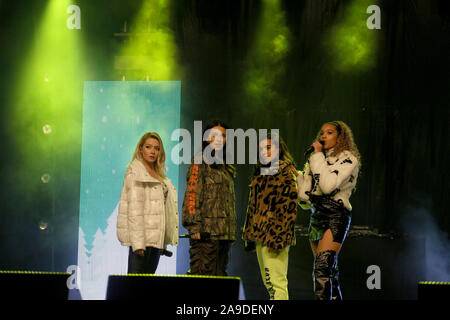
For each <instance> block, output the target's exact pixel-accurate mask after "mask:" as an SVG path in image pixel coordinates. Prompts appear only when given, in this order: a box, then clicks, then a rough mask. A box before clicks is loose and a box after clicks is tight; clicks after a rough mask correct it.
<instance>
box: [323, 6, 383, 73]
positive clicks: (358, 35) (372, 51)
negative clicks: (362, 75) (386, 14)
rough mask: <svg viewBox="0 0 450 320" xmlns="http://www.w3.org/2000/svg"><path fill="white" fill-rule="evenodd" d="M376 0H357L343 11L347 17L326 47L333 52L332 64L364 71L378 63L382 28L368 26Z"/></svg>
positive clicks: (337, 67)
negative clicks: (378, 44) (370, 7)
mask: <svg viewBox="0 0 450 320" xmlns="http://www.w3.org/2000/svg"><path fill="white" fill-rule="evenodd" d="M374 4H376V1H373V0H354V1H353V2H352V3H350V4H349V6H348V7H347V8H346V9H345V11H344V18H343V19H342V21H340V22H339V23H338V24H337V25H335V26H334V27H333V28H332V29H331V30H330V33H329V35H328V36H327V40H326V43H327V45H326V50H327V52H329V53H330V54H331V55H332V58H331V59H332V65H333V67H334V69H335V70H338V71H341V72H348V71H357V72H358V71H365V70H369V69H371V68H372V67H374V66H375V64H376V52H377V40H378V36H379V31H378V30H376V29H369V28H368V27H367V19H368V18H369V17H370V16H371V15H370V14H368V13H367V8H368V7H369V6H370V5H374Z"/></svg>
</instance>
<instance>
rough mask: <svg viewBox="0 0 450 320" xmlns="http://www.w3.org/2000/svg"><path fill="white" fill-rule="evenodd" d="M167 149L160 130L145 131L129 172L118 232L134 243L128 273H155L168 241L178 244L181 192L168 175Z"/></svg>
mask: <svg viewBox="0 0 450 320" xmlns="http://www.w3.org/2000/svg"><path fill="white" fill-rule="evenodd" d="M165 159H166V156H165V151H164V146H163V142H162V140H161V137H160V136H159V135H158V134H157V133H156V132H147V133H146V134H144V135H143V136H142V137H141V139H139V142H138V144H137V146H136V149H135V151H134V154H133V157H132V159H131V162H130V164H129V165H128V168H127V171H126V173H125V179H124V183H123V188H122V194H121V196H120V203H119V215H118V217H117V236H118V238H119V241H120V242H121V244H122V245H124V246H129V247H130V252H129V256H128V273H155V271H156V268H157V267H158V263H159V258H160V256H161V254H163V253H164V252H166V251H165V248H166V246H167V245H169V244H170V245H174V246H176V245H178V209H177V192H176V189H175V187H174V186H173V184H172V182H171V181H170V179H169V178H168V177H167V176H166V172H165V171H166V167H165Z"/></svg>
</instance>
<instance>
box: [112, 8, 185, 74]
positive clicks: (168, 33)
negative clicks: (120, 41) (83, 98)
mask: <svg viewBox="0 0 450 320" xmlns="http://www.w3.org/2000/svg"><path fill="white" fill-rule="evenodd" d="M169 24H170V5H169V1H167V0H159V1H154V0H144V1H143V2H142V7H141V8H140V10H139V12H138V14H137V16H136V19H135V20H134V21H133V22H132V23H131V28H130V33H129V36H130V38H129V40H128V42H126V43H125V44H124V46H123V48H122V50H121V52H120V55H119V56H116V60H115V65H116V69H119V70H122V73H123V74H124V75H126V76H125V80H149V81H167V80H179V78H180V75H179V69H178V67H177V62H176V59H177V57H176V56H177V50H176V44H175V36H174V34H173V31H172V30H171V29H170V26H169Z"/></svg>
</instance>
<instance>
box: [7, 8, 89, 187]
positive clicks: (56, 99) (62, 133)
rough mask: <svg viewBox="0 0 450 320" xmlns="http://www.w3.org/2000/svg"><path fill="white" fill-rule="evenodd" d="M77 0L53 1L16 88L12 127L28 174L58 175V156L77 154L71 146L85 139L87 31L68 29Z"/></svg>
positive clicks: (34, 36)
mask: <svg viewBox="0 0 450 320" xmlns="http://www.w3.org/2000/svg"><path fill="white" fill-rule="evenodd" d="M72 2H73V1H67V0H49V1H48V2H47V5H46V8H45V9H44V11H43V13H42V17H41V19H40V22H39V25H38V26H37V27H36V28H34V29H33V34H32V36H31V37H30V38H31V39H30V40H29V44H28V45H27V47H28V49H27V50H26V52H25V53H24V56H23V58H21V60H22V61H23V63H22V64H21V65H20V66H19V68H18V71H17V77H16V79H14V90H13V92H11V97H12V99H11V101H12V102H11V107H10V110H9V119H10V121H9V124H8V125H9V127H10V128H9V129H10V132H12V133H14V134H13V137H14V139H15V143H16V145H17V151H18V152H19V155H20V159H21V167H23V169H24V172H27V173H28V175H30V174H31V175H32V176H33V175H37V177H36V176H35V177H34V178H37V179H36V181H39V177H40V176H41V175H42V172H39V171H40V170H44V169H45V168H47V169H48V170H49V171H51V174H52V175H55V172H54V171H52V169H54V168H53V167H54V161H53V160H52V159H54V158H53V157H54V156H55V155H59V154H61V153H64V154H65V157H66V156H67V158H71V156H73V155H76V153H77V152H78V150H77V148H73V147H68V146H73V145H74V144H76V143H79V139H80V134H81V131H80V127H81V110H82V95H83V80H84V79H85V77H86V69H85V68H84V58H83V46H82V41H81V32H82V31H81V30H80V29H69V28H68V23H67V20H68V19H70V17H71V14H70V13H68V10H67V9H68V7H69V6H70V5H71V4H72ZM77 165H78V163H77ZM61 169H62V170H67V169H69V168H67V166H66V167H65V168H61ZM24 174H25V173H24ZM33 181H34V180H33Z"/></svg>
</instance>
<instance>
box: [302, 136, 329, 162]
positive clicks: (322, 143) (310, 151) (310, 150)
mask: <svg viewBox="0 0 450 320" xmlns="http://www.w3.org/2000/svg"><path fill="white" fill-rule="evenodd" d="M319 143H320V144H321V145H322V146H323V145H324V144H325V142H323V141H321V140H319ZM313 151H314V147H313V146H311V147H309V149H308V150H306V152H305V157H306V158H308V157H309V155H310V154H311V153H312V152H313Z"/></svg>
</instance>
